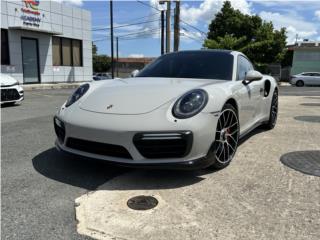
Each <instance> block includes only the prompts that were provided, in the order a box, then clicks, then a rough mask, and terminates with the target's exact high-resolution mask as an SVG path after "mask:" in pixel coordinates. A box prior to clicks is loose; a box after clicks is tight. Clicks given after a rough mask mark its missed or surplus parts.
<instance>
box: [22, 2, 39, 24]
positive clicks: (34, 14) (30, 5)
mask: <svg viewBox="0 0 320 240" xmlns="http://www.w3.org/2000/svg"><path fill="white" fill-rule="evenodd" d="M23 2H24V4H25V7H23V8H21V11H22V12H23V13H24V15H22V16H21V20H22V21H23V25H28V26H34V27H39V26H40V22H41V18H40V17H39V16H40V12H39V4H40V0H23Z"/></svg>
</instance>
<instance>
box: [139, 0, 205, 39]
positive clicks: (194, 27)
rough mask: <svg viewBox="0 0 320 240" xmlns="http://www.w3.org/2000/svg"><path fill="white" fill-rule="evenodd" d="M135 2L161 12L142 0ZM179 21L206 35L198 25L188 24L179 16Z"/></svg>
mask: <svg viewBox="0 0 320 240" xmlns="http://www.w3.org/2000/svg"><path fill="white" fill-rule="evenodd" d="M137 2H138V3H141V4H143V5H145V6H148V7H150V8H153V9H155V10H157V11H159V12H161V10H160V9H158V8H156V7H155V6H152V5H151V4H148V3H145V2H142V1H139V0H137ZM172 10H173V9H172ZM180 22H182V23H184V24H186V25H188V26H189V27H191V28H193V29H195V30H197V31H198V32H200V33H201V34H203V35H206V36H207V33H206V32H204V31H202V30H201V29H199V28H198V27H196V26H194V25H192V24H190V23H188V22H186V21H184V20H182V19H181V18H180Z"/></svg>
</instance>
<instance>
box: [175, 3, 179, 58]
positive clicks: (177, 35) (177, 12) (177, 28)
mask: <svg viewBox="0 0 320 240" xmlns="http://www.w3.org/2000/svg"><path fill="white" fill-rule="evenodd" d="M173 41H174V42H173V51H175V52H177V51H179V43H180V0H176V8H175V11H174V36H173Z"/></svg>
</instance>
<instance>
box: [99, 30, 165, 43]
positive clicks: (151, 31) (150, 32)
mask: <svg viewBox="0 0 320 240" xmlns="http://www.w3.org/2000/svg"><path fill="white" fill-rule="evenodd" d="M159 30H160V28H153V29H146V30H143V31H140V32H135V33H129V34H123V35H119V36H117V37H118V38H119V39H121V40H122V39H125V37H127V36H131V35H138V36H137V37H140V36H150V35H152V34H154V33H155V32H157V31H159ZM132 38H134V36H132ZM107 39H110V36H107V37H103V38H99V39H95V40H93V42H99V41H105V40H107Z"/></svg>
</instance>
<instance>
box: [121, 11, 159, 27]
mask: <svg viewBox="0 0 320 240" xmlns="http://www.w3.org/2000/svg"><path fill="white" fill-rule="evenodd" d="M159 14H160V13H158V12H156V13H154V14H149V15H146V16H144V17H138V18H133V19H129V20H127V21H126V22H133V21H137V20H141V19H145V18H151V17H153V16H156V15H159ZM149 20H150V19H149ZM126 22H120V23H118V24H126Z"/></svg>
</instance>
